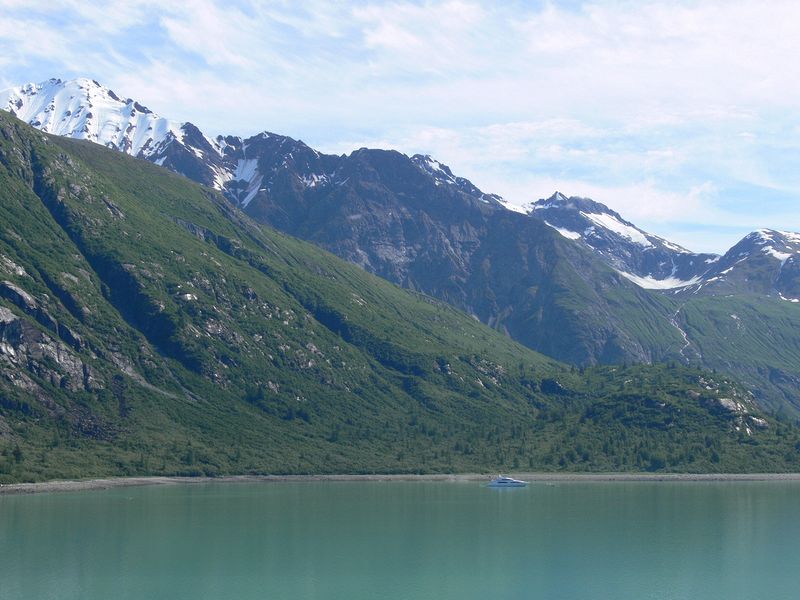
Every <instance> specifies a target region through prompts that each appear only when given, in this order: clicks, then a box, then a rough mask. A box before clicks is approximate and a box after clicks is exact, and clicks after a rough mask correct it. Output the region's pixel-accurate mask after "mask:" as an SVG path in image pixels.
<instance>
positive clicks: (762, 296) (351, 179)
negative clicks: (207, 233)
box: [0, 80, 800, 416]
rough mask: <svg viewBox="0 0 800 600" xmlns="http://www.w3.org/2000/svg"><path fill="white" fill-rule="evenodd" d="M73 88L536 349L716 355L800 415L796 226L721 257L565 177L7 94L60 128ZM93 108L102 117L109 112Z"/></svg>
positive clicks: (201, 169) (43, 90) (195, 173)
mask: <svg viewBox="0 0 800 600" xmlns="http://www.w3.org/2000/svg"><path fill="white" fill-rule="evenodd" d="M76 86H77V87H78V88H81V89H83V88H86V89H88V90H90V91H91V93H90V94H88V96H86V94H84V96H86V98H88V100H86V102H87V103H88V102H90V100H91V104H92V107H95V106H100V105H102V106H110V107H112V108H113V110H112V109H111V108H109V109H108V110H109V111H110V112H109V113H108V114H111V113H113V112H114V111H117V112H116V113H115V114H116V115H117V116H114V117H113V118H111V117H108V118H106V121H108V122H113V123H115V125H114V126H113V127H111V128H110V129H109V128H101V129H97V128H98V125H96V124H94V125H91V126H90V127H89V131H95V130H98V131H104V132H108V131H111V132H112V133H113V134H114V135H116V136H117V137H114V135H110V134H109V135H106V137H102V136H99V135H98V136H96V139H93V138H87V137H86V132H84V130H83V128H81V127H77V128H76V127H65V128H64V129H63V130H59V131H56V132H57V133H59V132H61V134H62V135H68V136H71V137H77V138H79V139H93V141H96V142H98V143H101V144H104V145H108V146H110V147H112V148H116V149H124V148H127V149H128V150H125V151H126V152H128V153H131V154H133V152H132V150H133V149H135V148H137V147H138V148H139V150H138V152H137V153H136V154H135V155H136V156H137V157H139V158H143V159H145V160H149V161H151V162H155V163H156V164H159V165H161V166H163V167H165V168H168V169H170V170H172V171H175V172H177V173H180V174H182V175H184V176H186V177H188V178H190V179H193V180H195V181H197V182H199V183H202V184H204V185H207V186H210V187H213V188H215V189H217V190H219V191H221V192H222V193H223V194H224V195H225V196H226V197H227V198H228V200H229V201H230V202H231V203H232V204H233V205H235V206H237V207H239V208H241V209H242V210H243V211H244V212H245V213H246V214H247V215H249V216H250V217H252V218H254V219H255V220H257V221H259V222H261V223H266V224H269V225H271V226H273V227H276V228H278V229H280V230H281V231H283V232H285V233H288V234H290V235H293V236H296V237H299V238H302V239H305V240H308V241H311V242H313V243H314V244H316V245H318V246H320V247H322V248H324V249H326V250H329V251H330V252H333V253H334V254H336V255H338V256H340V257H341V258H344V259H345V260H347V261H349V262H352V263H355V264H357V265H359V266H361V267H362V268H364V269H365V270H367V271H369V272H371V273H374V274H377V275H379V276H381V277H383V278H385V279H388V280H389V281H391V282H393V283H397V284H399V285H402V286H403V287H406V288H409V289H412V290H416V291H419V292H423V293H425V294H428V295H430V296H433V297H435V298H439V299H441V300H444V301H446V302H448V303H450V304H452V305H453V306H455V307H457V308H459V309H461V310H463V311H465V312H467V313H469V314H471V315H473V316H474V317H476V318H477V319H479V320H480V321H482V322H484V323H486V324H488V325H490V326H491V327H493V328H495V329H497V330H499V331H501V332H503V333H505V334H507V335H509V336H511V337H512V338H514V339H515V340H517V341H520V342H522V343H523V344H525V345H526V346H528V347H530V348H533V349H535V350H538V351H540V352H543V353H545V354H547V355H549V356H551V357H554V358H556V359H558V360H563V361H567V362H570V363H573V364H576V365H593V364H619V363H624V362H636V363H639V362H644V363H650V362H659V361H679V362H683V363H691V364H698V365H702V366H705V367H709V368H716V369H719V370H721V371H723V372H727V373H731V374H733V375H735V376H737V377H740V378H741V379H742V380H743V381H745V382H746V383H747V385H748V386H750V389H751V390H752V391H753V392H754V393H755V394H756V398H757V400H758V401H759V402H760V403H761V404H762V406H765V407H767V408H769V409H771V410H785V411H788V413H789V414H791V415H795V416H796V415H800V333H798V331H800V329H798V328H800V302H798V301H799V300H800V283H799V282H800V275H799V274H798V260H799V259H798V255H797V245H796V236H797V234H792V233H791V232H776V231H767V230H764V231H761V232H754V233H752V234H750V235H748V236H747V237H746V238H745V239H744V240H742V241H741V242H740V243H739V244H737V245H736V246H735V247H734V248H732V249H731V250H730V251H728V252H727V253H725V255H724V256H721V257H720V256H717V255H713V254H701V253H694V252H691V251H689V250H687V249H685V248H682V247H680V246H678V245H677V244H674V243H672V242H670V241H668V240H665V239H663V238H660V237H658V236H655V235H653V234H650V233H647V232H645V231H643V230H641V229H639V228H638V227H636V226H635V225H634V224H633V223H630V222H629V221H626V220H625V219H624V217H623V216H622V215H620V214H618V213H616V212H615V211H613V210H611V209H609V208H608V207H607V206H605V205H603V204H601V203H599V202H595V201H593V200H590V199H587V198H578V197H568V196H567V195H564V194H561V193H559V192H556V193H555V194H553V196H551V197H550V198H548V199H545V200H539V201H538V202H534V203H532V204H531V205H529V210H528V209H521V208H518V207H513V206H511V205H509V203H507V202H506V201H505V200H504V199H503V198H501V197H499V196H497V195H495V194H491V193H488V192H484V191H482V190H480V189H479V188H478V187H477V186H475V185H474V184H472V183H471V182H470V181H469V180H467V179H465V178H463V177H459V176H457V175H456V174H454V173H453V172H452V170H451V169H450V168H449V167H447V166H446V165H444V164H442V163H440V162H439V161H437V160H436V159H435V158H433V157H431V156H427V155H419V154H418V155H414V156H411V157H409V156H406V155H404V154H401V153H399V152H395V151H386V150H377V149H367V148H361V149H359V150H356V151H354V152H352V153H350V154H348V155H341V156H336V155H326V154H323V153H320V152H318V151H316V150H314V149H313V148H310V147H309V146H308V145H306V144H305V143H303V142H302V141H299V140H295V139H293V138H290V137H287V136H283V135H279V134H275V133H269V132H263V133H260V134H257V135H255V136H251V137H249V138H241V137H237V136H218V137H216V138H213V139H212V138H210V137H208V136H206V135H204V134H203V133H202V132H200V131H199V130H198V129H197V128H196V127H195V126H194V125H191V124H189V123H185V124H177V123H173V122H167V121H164V123H171V125H169V126H167V125H158V126H156V125H155V124H154V123H156V121H157V118H156V117H155V116H154V115H152V113H150V112H149V111H148V112H147V113H146V116H147V118H146V119H145V118H144V117H142V115H141V114H140V112H141V113H143V111H140V110H139V109H137V108H136V107H137V106H140V107H141V105H140V104H139V103H137V102H135V101H132V100H126V101H122V100H119V99H118V98H117V97H116V95H115V94H113V92H110V90H106V89H105V88H103V87H102V86H100V85H99V84H97V83H96V82H91V81H89V80H76V81H73V82H63V81H60V80H51V81H50V82H45V83H44V84H38V85H28V86H23V87H22V88H15V89H14V90H7V91H5V92H2V93H0V105H3V106H6V108H7V109H8V110H10V111H12V112H14V114H17V115H19V116H20V117H21V118H23V119H24V120H26V121H27V122H29V123H31V124H33V125H34V126H36V127H39V128H41V129H46V130H48V131H53V129H52V127H53V126H54V125H53V124H54V123H61V122H62V121H63V122H70V123H71V122H72V119H73V117H74V115H75V114H82V115H83V117H82V118H88V117H87V112H86V111H83V112H81V110H80V109H79V107H78V106H77V105H76V106H73V107H72V108H68V107H67V106H68V103H67V102H66V101H62V100H59V99H58V98H62V97H64V95H65V94H66V97H67V98H68V97H70V96H74V98H73V99H72V100H71V101H73V102H78V103H80V102H79V101H81V100H80V99H81V98H83V97H84V96H81V94H79V93H77V92H75V91H74V90H75V88H76ZM37 90H38V91H37ZM65 90H72V91H70V92H69V93H67V92H66V91H65ZM85 91H86V90H84V92H85ZM34 92H35V93H34ZM96 97H99V98H102V99H103V100H102V102H101V101H100V100H98V99H94V100H92V98H96ZM115 98H116V99H115ZM34 99H35V100H34ZM26 107H27V108H26ZM33 107H38V108H33ZM48 107H50V108H49V111H48V110H47V109H48ZM131 107H133V109H135V110H136V115H137V119H144V120H143V121H142V122H143V123H149V124H148V125H147V127H145V128H144V130H143V131H145V132H146V131H151V133H152V131H166V132H167V133H165V134H164V135H163V136H153V137H152V141H150V142H141V140H142V139H143V138H147V136H146V135H144V134H141V135H140V134H136V135H133V132H134V131H138V124H139V121H136V123H135V125H136V126H137V127H135V128H133V129H131V136H132V137H130V140H138V141H137V143H133V141H130V142H128V141H126V140H128V139H129V138H127V137H125V136H122V138H120V135H121V134H120V132H121V131H123V130H124V131H127V130H128V125H126V126H125V127H124V128H123V127H122V125H120V123H123V122H128V121H125V119H129V116H126V115H129V113H131V112H132V111H131ZM23 109H24V110H23ZM67 112H69V113H70V114H69V115H67ZM88 112H90V113H91V115H92V119H89V121H91V122H92V123H94V121H96V119H95V112H97V113H98V114H101V112H99V111H97V110H95V109H94V108H92V109H91V110H88ZM102 114H106V113H102ZM143 114H145V113H143ZM148 119H152V123H151V121H149V120H148ZM162 121H163V120H162ZM158 122H159V123H161V121H158ZM151 125H152V130H149V129H147V128H148V127H150V126H151ZM48 127H49V128H50V129H47V128H48ZM93 128H94V129H93ZM148 135H149V134H148ZM148 139H149V138H148ZM120 140H121V141H120ZM143 149H146V150H143ZM731 315H732V316H731ZM734 317H735V318H734ZM729 326H734V327H733V329H730V328H729ZM775 339H780V340H781V344H779V345H778V344H775V343H772V342H770V340H775Z"/></svg>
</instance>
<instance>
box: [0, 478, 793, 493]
mask: <svg viewBox="0 0 800 600" xmlns="http://www.w3.org/2000/svg"><path fill="white" fill-rule="evenodd" d="M513 475H514V476H515V477H518V478H522V479H525V480H526V481H528V482H530V483H532V484H536V483H576V482H577V483H580V482H598V483H600V482H726V481H800V473H515V474H513ZM490 477H491V475H489V474H482V473H461V474H431V475H412V474H409V475H402V474H394V475H356V474H349V475H348V474H339V475H228V476H223V477H169V476H152V477H107V478H97V479H72V480H53V481H42V482H36V483H9V484H0V496H3V495H12V494H42V493H51V492H79V491H88V490H107V489H112V488H120V487H138V486H144V485H182V484H201V483H281V482H312V481H341V482H347V481H350V482H353V481H375V482H381V481H440V482H480V481H487V480H488V479H489V478H490Z"/></svg>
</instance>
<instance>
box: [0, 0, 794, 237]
mask: <svg viewBox="0 0 800 600" xmlns="http://www.w3.org/2000/svg"><path fill="white" fill-rule="evenodd" d="M798 25H800V3H798V2H796V0H792V1H783V0H770V1H768V2H765V1H764V0H758V1H756V0H725V1H715V0H709V1H696V2H689V1H686V2H681V1H678V0H674V1H663V2H647V1H644V0H639V1H631V2H625V1H593V2H581V1H577V0H575V1H564V2H556V1H550V2H546V1H543V2H538V1H527V2H522V1H519V2H517V1H514V0H506V1H504V2H488V1H487V2H478V1H471V0H443V1H423V0H420V1H405V0H399V1H389V2H372V1H364V2H358V1H354V2H336V1H334V0H309V1H304V2H303V1H286V2H284V1H280V0H276V1H271V2H267V1H250V2H247V1H236V2H234V1H231V0H227V1H221V0H220V1H215V0H180V1H175V0H157V1H153V0H107V1H103V0H92V1H86V0H42V1H39V0H0V88H5V87H10V86H12V85H18V84H20V83H25V82H30V81H33V82H37V81H42V80H45V79H48V78H50V77H61V78H71V77H77V76H85V77H90V78H93V79H96V80H98V81H100V82H101V83H103V84H104V85H107V86H109V87H111V88H112V89H113V90H114V91H115V92H116V93H117V94H118V95H120V96H127V97H134V98H136V99H138V100H139V101H140V102H141V103H143V104H145V105H147V106H149V107H150V108H151V109H152V110H154V111H155V112H157V113H158V114H160V115H163V116H167V117H170V118H172V119H175V120H181V121H184V120H188V121H192V122H193V123H195V124H196V125H198V126H199V127H200V128H201V129H203V130H204V131H205V132H206V133H208V134H212V135H216V134H218V133H232V134H240V135H249V134H253V133H256V132H259V131H262V130H270V131H275V132H278V133H283V134H286V135H290V136H292V137H295V138H299V139H302V140H303V141H305V142H306V143H308V144H309V145H311V146H312V147H315V148H317V149H320V150H323V151H328V152H336V153H344V152H350V151H351V150H353V149H356V148H359V147H361V146H369V147H383V148H396V149H398V150H400V151H402V152H405V153H408V154H413V153H418V152H419V153H424V154H431V155H433V156H435V157H436V158H437V159H439V160H440V161H441V162H444V163H446V164H449V165H450V166H451V168H452V169H453V171H454V172H456V173H457V174H459V175H462V176H464V177H467V178H469V179H471V180H472V181H473V182H474V183H476V184H477V185H478V186H479V187H481V188H482V189H484V190H485V191H491V192H496V193H499V194H502V195H503V196H505V197H506V198H507V199H509V200H510V201H512V202H516V203H526V202H530V201H532V200H536V199H538V198H543V197H547V196H549V195H550V194H552V193H553V191H554V190H560V191H561V192H563V193H565V194H567V195H582V196H590V197H592V198H594V199H595V200H598V201H600V202H604V203H606V204H608V205H609V206H611V207H612V208H614V209H616V210H618V211H620V212H621V213H622V215H623V216H625V217H626V218H628V219H629V220H631V221H633V222H635V223H636V224H638V225H639V226H641V227H643V228H645V229H647V230H649V231H652V232H653V233H657V234H660V235H662V236H665V237H669V238H670V239H673V240H674V241H677V242H679V243H682V244H683V245H685V246H687V247H689V248H691V249H693V250H703V251H717V252H720V251H724V250H725V249H726V248H727V247H728V246H730V245H732V244H733V243H734V242H735V241H736V240H738V239H739V238H740V237H742V236H743V235H744V234H746V233H747V232H748V231H751V230H753V229H756V228H760V227H769V228H776V229H791V230H795V231H800V202H798V199H799V198H800V35H798V33H797V28H798Z"/></svg>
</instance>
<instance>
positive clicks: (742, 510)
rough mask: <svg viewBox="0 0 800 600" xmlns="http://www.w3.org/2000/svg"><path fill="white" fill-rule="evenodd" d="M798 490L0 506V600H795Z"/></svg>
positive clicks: (392, 485)
mask: <svg viewBox="0 0 800 600" xmlns="http://www.w3.org/2000/svg"><path fill="white" fill-rule="evenodd" d="M799 597H800V482H758V483H742V482H735V483H734V482H731V483H697V482H694V483H674V482H670V483H556V484H533V485H531V486H530V487H528V488H526V489H517V490H514V489H510V490H492V489H487V488H484V487H481V486H480V485H479V484H477V483H432V482H356V483H351V482H348V483H343V482H322V483H318V482H317V483H312V482H308V483H294V482H293V483H267V484H264V483H251V484H241V483H233V484H231V483H228V484H207V485H206V484H203V485H176V486H163V487H141V488H118V489H115V490H107V491H93V492H76V493H62V494H41V495H34V496H6V497H2V496H0V599H2V600H16V599H20V598H25V599H28V598H32V599H40V600H45V599H50V598H52V599H59V600H64V599H71V598H75V599H78V598H80V599H81V600H93V599H104V600H105V599H128V598H136V599H156V598H165V599H166V598H169V599H171V600H180V599H190V598H191V599H203V598H220V599H222V598H224V599H229V598H230V599H250V598H268V599H282V598H286V599H303V598H341V599H347V600H353V599H359V598H365V599H400V598H402V599H406V598H409V599H412V598H431V599H433V598H435V599H442V598H459V599H462V598H467V599H469V598H482V599H495V598H497V599H504V598H543V599H568V598H569V599H572V598H587V599H606V598H608V599H612V598H613V599H615V600H624V599H628V598H630V599H636V600H640V599H647V598H653V599H668V598H670V599H671V598H687V599H688V598H692V599H704V598H708V599H711V598H721V599H722V598H724V599H726V600H735V599H739V598H741V599H748V600H751V599H758V598H769V599H783V598H786V599H796V598H799Z"/></svg>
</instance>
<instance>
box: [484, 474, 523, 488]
mask: <svg viewBox="0 0 800 600" xmlns="http://www.w3.org/2000/svg"><path fill="white" fill-rule="evenodd" d="M488 485H489V487H492V488H507V487H525V486H526V485H528V482H527V481H521V480H519V479H513V478H511V477H506V476H505V475H498V476H497V477H495V478H494V479H492V480H491V481H490V482H489V484H488Z"/></svg>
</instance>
